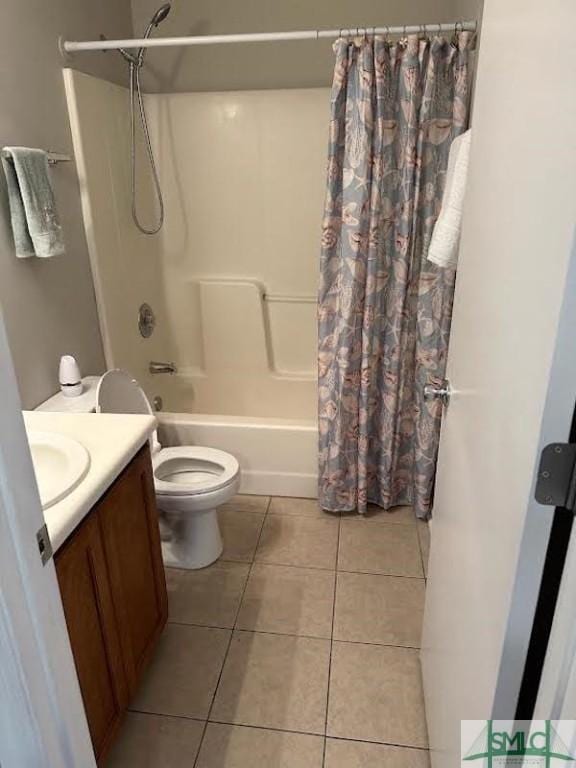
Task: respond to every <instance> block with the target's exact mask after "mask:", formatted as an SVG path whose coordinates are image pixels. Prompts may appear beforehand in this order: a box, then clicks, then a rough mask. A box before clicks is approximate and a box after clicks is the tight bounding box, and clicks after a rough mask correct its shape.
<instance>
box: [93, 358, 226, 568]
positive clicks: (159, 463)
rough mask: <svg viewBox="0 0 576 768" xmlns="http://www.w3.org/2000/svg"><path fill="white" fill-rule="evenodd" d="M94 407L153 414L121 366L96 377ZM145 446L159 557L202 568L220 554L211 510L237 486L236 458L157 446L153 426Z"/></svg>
mask: <svg viewBox="0 0 576 768" xmlns="http://www.w3.org/2000/svg"><path fill="white" fill-rule="evenodd" d="M96 410H97V411H98V412H99V413H149V414H152V415H154V414H153V411H152V408H151V406H150V403H149V401H148V398H147V397H146V394H145V393H144V391H143V389H142V388H141V387H140V385H139V384H138V382H137V381H136V380H135V379H133V378H132V376H130V375H129V374H128V373H126V372H125V371H121V370H112V371H108V372H107V373H105V374H104V375H103V376H102V378H101V379H100V381H99V383H98V386H97V390H96ZM150 448H151V452H152V467H153V471H154V487H155V490H156V499H157V502H158V510H159V513H160V531H161V536H162V555H163V558H164V563H165V565H168V566H172V567H175V568H188V569H196V568H205V567H206V566H207V565H210V564H211V563H213V562H214V561H215V560H217V559H218V558H219V557H220V555H221V554H222V536H221V534H220V528H219V525H218V517H217V514H216V510H217V508H218V507H219V506H221V505H222V504H224V503H225V502H227V501H228V500H229V499H231V498H232V496H234V494H236V493H237V492H238V488H239V486H240V466H239V464H238V461H237V460H236V459H235V458H234V456H232V455H231V454H229V453H225V452H224V451H219V450H217V449H215V448H204V447H202V446H197V445H183V446H176V447H172V448H162V446H161V445H160V443H159V441H158V435H157V433H156V430H155V431H154V434H153V435H152V438H151V440H150Z"/></svg>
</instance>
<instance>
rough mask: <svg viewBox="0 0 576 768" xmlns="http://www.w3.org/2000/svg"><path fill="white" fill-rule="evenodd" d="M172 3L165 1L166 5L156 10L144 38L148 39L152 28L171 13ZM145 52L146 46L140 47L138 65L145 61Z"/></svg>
mask: <svg viewBox="0 0 576 768" xmlns="http://www.w3.org/2000/svg"><path fill="white" fill-rule="evenodd" d="M171 7H172V6H171V4H170V3H164V5H161V6H160V8H158V10H157V11H156V13H155V14H154V16H152V18H151V19H150V21H149V22H148V26H147V27H146V32H144V39H145V40H147V39H148V38H149V37H150V35H151V34H152V30H153V29H155V28H156V27H157V26H158V25H159V24H161V23H162V22H163V21H164V19H165V18H166V16H168V14H169V13H170V8H171ZM144 54H145V48H140V50H139V51H138V56H137V59H138V66H139V67H141V66H142V63H143V62H144Z"/></svg>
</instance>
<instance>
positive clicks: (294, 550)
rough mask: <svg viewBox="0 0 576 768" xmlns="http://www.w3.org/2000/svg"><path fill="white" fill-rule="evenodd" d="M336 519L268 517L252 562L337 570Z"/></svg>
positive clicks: (288, 516) (292, 516)
mask: <svg viewBox="0 0 576 768" xmlns="http://www.w3.org/2000/svg"><path fill="white" fill-rule="evenodd" d="M338 523H339V521H338V519H334V520H332V519H326V520H324V519H320V520H316V519H314V518H306V517H298V516H296V515H268V516H267V517H266V520H265V522H264V527H263V529H262V536H261V537H260V543H259V545H258V549H257V550H256V556H255V560H256V561H257V562H263V563H277V564H278V565H300V566H304V567H308V568H331V569H334V568H335V567H336V549H337V542H338Z"/></svg>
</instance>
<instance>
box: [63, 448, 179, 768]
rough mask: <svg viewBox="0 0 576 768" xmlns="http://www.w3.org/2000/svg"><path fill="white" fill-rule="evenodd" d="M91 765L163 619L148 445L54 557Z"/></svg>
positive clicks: (105, 745) (108, 740)
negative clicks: (91, 753) (91, 752)
mask: <svg viewBox="0 0 576 768" xmlns="http://www.w3.org/2000/svg"><path fill="white" fill-rule="evenodd" d="M55 564H56V573H57V575H58V582H59V585H60V592H61V595H62V603H63V606H64V614H65V616H66V623H67V625H68V633H69V635H70V642H71V646H72V652H73V655H74V661H75V664H76V670H77V673H78V679H79V681H80V689H81V691H82V697H83V700H84V706H85V709H86V716H87V719H88V725H89V728H90V735H91V737H92V744H93V746H94V752H95V754H96V759H97V761H98V762H99V763H101V762H102V761H103V760H104V759H105V756H106V754H107V752H108V750H109V748H110V746H111V744H112V743H113V741H114V737H115V735H116V732H117V730H118V728H119V726H120V724H121V721H122V717H123V715H124V712H125V710H126V708H127V706H128V703H129V700H130V697H131V696H132V694H133V693H134V692H135V690H136V687H137V685H138V683H139V681H140V678H141V676H142V673H143V671H144V669H145V667H146V664H147V662H148V661H149V659H150V657H151V655H152V653H153V651H154V647H155V645H156V643H157V641H158V639H159V637H160V634H161V632H162V629H163V627H164V625H165V623H166V619H167V612H168V609H167V604H168V603H167V595H166V580H165V576H164V567H163V563H162V552H161V545H160V533H159V529H158V513H157V509H156V497H155V493H154V481H153V476H152V464H151V460H150V452H149V449H148V446H145V447H144V448H143V449H142V450H141V451H140V453H138V454H137V456H136V457H135V458H134V459H133V460H132V462H131V463H130V464H129V465H128V467H126V469H125V470H124V471H123V472H122V474H121V475H120V476H119V477H118V478H117V480H116V481H115V482H114V484H113V485H112V486H111V487H110V488H109V489H108V491H107V492H106V493H105V494H104V496H103V497H102V498H101V499H100V501H99V502H98V503H97V504H96V505H95V507H94V508H93V509H92V510H91V512H90V513H89V514H88V515H87V517H86V518H85V519H84V520H83V521H82V523H81V524H80V525H79V526H78V528H76V530H75V531H74V532H73V533H72V534H71V535H70V537H69V538H68V540H67V541H66V542H65V543H64V544H63V546H62V547H61V548H60V550H59V551H58V552H57V553H56V556H55Z"/></svg>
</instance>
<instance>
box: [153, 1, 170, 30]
mask: <svg viewBox="0 0 576 768" xmlns="http://www.w3.org/2000/svg"><path fill="white" fill-rule="evenodd" d="M170 7H171V5H170V3H164V5H161V6H160V8H158V10H157V11H156V13H155V14H154V16H152V18H151V19H150V24H151V25H152V26H153V27H157V26H158V24H160V23H161V22H163V21H164V19H165V18H166V16H168V14H169V13H170Z"/></svg>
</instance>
